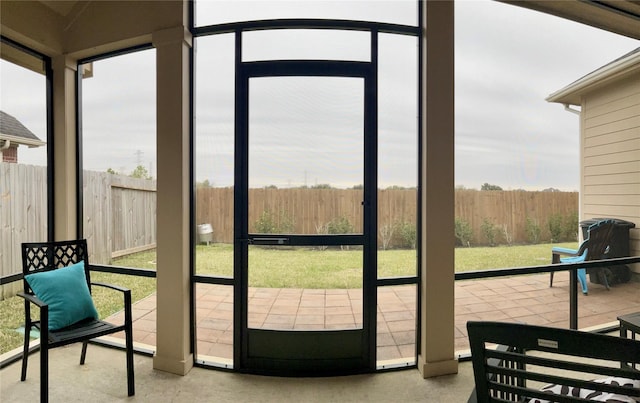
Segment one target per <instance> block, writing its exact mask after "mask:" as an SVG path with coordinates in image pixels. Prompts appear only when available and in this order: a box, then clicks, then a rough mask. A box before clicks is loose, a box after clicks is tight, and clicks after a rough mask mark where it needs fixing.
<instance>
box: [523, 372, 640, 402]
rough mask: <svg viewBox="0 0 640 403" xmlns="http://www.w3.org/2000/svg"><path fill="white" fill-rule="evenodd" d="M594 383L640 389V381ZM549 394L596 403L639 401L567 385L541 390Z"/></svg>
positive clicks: (608, 380) (599, 381) (599, 380)
mask: <svg viewBox="0 0 640 403" xmlns="http://www.w3.org/2000/svg"><path fill="white" fill-rule="evenodd" d="M594 382H597V383H604V384H607V385H616V386H624V387H628V388H640V381H638V380H633V379H627V378H616V377H609V378H604V379H596V380H594ZM540 390H542V391H544V392H547V393H552V394H554V395H563V396H573V397H580V398H583V399H587V400H591V401H594V402H619V403H623V402H627V403H636V402H637V400H636V399H635V398H633V397H629V396H622V395H617V394H615V393H606V392H596V391H593V390H589V389H580V388H574V387H571V386H565V385H547V386H545V387H543V388H542V389H540ZM549 402H550V401H549V400H541V399H531V400H530V402H529V403H549Z"/></svg>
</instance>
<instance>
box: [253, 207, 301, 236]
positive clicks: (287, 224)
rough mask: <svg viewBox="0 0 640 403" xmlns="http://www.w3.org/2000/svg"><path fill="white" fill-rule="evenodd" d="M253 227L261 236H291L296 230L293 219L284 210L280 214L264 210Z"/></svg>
mask: <svg viewBox="0 0 640 403" xmlns="http://www.w3.org/2000/svg"><path fill="white" fill-rule="evenodd" d="M253 225H254V227H255V229H256V232H258V233H261V234H289V233H292V232H294V230H295V222H294V220H293V218H292V217H291V216H290V215H289V213H287V212H286V211H285V210H284V209H281V210H280V213H279V214H276V213H273V212H272V211H271V210H268V209H267V210H264V211H263V212H262V214H260V218H258V219H257V220H256V222H255V223H254V224H253Z"/></svg>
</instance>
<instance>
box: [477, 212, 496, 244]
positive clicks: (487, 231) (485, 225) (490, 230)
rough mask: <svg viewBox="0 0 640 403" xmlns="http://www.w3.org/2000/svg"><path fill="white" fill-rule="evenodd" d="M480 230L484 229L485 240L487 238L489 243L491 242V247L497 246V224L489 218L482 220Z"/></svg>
mask: <svg viewBox="0 0 640 403" xmlns="http://www.w3.org/2000/svg"><path fill="white" fill-rule="evenodd" d="M480 229H482V233H483V234H484V236H485V238H487V241H488V242H489V246H496V232H497V230H496V226H495V224H494V223H492V222H491V221H489V219H488V218H485V219H484V220H482V225H481V226H480Z"/></svg>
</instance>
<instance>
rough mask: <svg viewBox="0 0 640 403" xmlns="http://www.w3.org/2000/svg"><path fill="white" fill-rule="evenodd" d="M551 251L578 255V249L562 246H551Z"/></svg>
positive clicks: (556, 253) (555, 253) (559, 253)
mask: <svg viewBox="0 0 640 403" xmlns="http://www.w3.org/2000/svg"><path fill="white" fill-rule="evenodd" d="M551 253H553V254H554V255H565V256H578V251H577V250H576V249H569V248H561V247H559V246H554V247H553V248H551Z"/></svg>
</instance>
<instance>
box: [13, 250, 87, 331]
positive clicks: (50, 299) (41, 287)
mask: <svg viewBox="0 0 640 403" xmlns="http://www.w3.org/2000/svg"><path fill="white" fill-rule="evenodd" d="M24 278H25V279H26V280H27V283H29V286H30V287H31V289H32V290H33V293H34V294H35V295H36V297H38V298H39V299H40V300H41V301H42V302H44V303H45V304H47V305H49V330H59V329H62V328H64V327H67V326H69V325H72V324H74V323H77V322H80V321H81V320H84V319H88V318H92V319H98V312H97V311H96V308H95V306H94V305H93V300H92V299H91V294H90V293H89V287H87V280H86V277H85V275H84V262H83V261H80V262H78V263H76V264H73V265H71V266H67V267H63V268H60V269H56V270H51V271H45V272H40V273H35V274H28V275H26V276H24Z"/></svg>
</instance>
